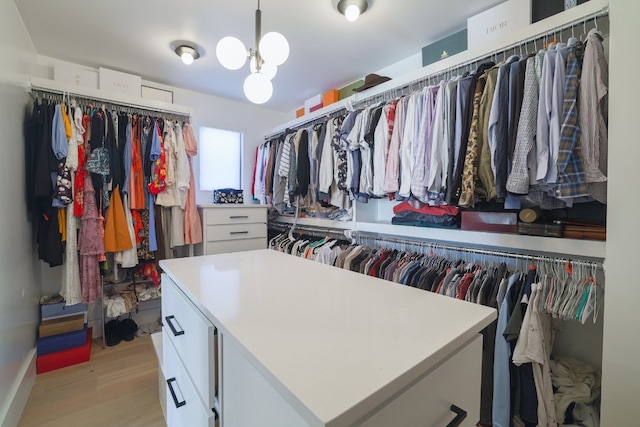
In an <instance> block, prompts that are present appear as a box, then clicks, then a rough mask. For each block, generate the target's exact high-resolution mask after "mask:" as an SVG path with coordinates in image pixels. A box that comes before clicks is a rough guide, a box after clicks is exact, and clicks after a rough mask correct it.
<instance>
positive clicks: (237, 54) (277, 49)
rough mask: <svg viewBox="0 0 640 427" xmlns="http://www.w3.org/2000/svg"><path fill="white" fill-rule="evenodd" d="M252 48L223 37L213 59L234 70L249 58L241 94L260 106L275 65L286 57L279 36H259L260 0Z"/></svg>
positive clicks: (286, 45) (267, 95) (285, 44)
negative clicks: (247, 71) (253, 47)
mask: <svg viewBox="0 0 640 427" xmlns="http://www.w3.org/2000/svg"><path fill="white" fill-rule="evenodd" d="M255 30H256V32H255V33H256V48H255V51H254V50H252V49H249V50H247V48H246V47H245V46H244V44H243V43H242V42H241V41H240V40H238V39H237V38H235V37H231V36H227V37H223V38H222V39H221V40H220V41H219V42H218V44H217V46H216V57H217V58H218V61H220V64H221V65H222V66H223V67H225V68H227V69H229V70H238V69H240V68H242V66H243V65H244V64H245V62H246V61H247V58H249V69H250V70H251V74H250V75H249V76H248V77H247V78H246V79H245V81H244V94H245V95H246V97H247V98H248V99H249V101H251V102H253V103H254V104H264V103H265V102H267V101H268V100H269V99H270V98H271V95H272V94H273V85H272V83H271V79H273V78H274V77H275V75H276V73H277V72H278V66H279V65H282V64H284V62H285V61H286V60H287V58H288V57H289V42H287V39H286V38H285V37H284V36H283V35H282V34H280V33H276V32H269V33H267V34H265V35H264V36H262V11H261V10H260V0H258V9H256V21H255Z"/></svg>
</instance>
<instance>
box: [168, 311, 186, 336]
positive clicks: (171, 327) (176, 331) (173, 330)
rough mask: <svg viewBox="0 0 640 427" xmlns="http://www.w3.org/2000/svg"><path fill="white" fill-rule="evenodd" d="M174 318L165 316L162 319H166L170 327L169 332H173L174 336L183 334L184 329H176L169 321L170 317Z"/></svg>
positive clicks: (173, 317)
mask: <svg viewBox="0 0 640 427" xmlns="http://www.w3.org/2000/svg"><path fill="white" fill-rule="evenodd" d="M175 318H176V316H166V317H165V318H164V319H165V320H166V321H167V325H169V328H170V329H171V332H173V336H174V337H177V336H179V335H184V330H183V331H178V330H177V329H176V327H175V326H173V323H171V319H175Z"/></svg>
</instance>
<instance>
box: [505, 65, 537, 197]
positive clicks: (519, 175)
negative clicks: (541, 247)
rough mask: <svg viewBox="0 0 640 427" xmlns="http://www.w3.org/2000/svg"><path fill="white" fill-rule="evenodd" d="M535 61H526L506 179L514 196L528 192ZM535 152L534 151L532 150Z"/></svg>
mask: <svg viewBox="0 0 640 427" xmlns="http://www.w3.org/2000/svg"><path fill="white" fill-rule="evenodd" d="M535 61H536V59H535V58H529V59H528V60H527V70H526V76H525V79H524V95H523V100H522V111H521V112H520V121H519V122H518V132H517V136H516V149H515V153H514V155H513V165H512V167H511V173H510V174H509V179H507V191H509V192H511V193H514V194H527V193H528V192H529V184H530V182H529V178H530V176H529V169H528V167H527V166H528V164H527V158H528V157H529V153H530V152H531V150H532V149H534V148H533V147H534V144H535V141H536V128H537V124H538V85H539V83H540V82H539V80H538V77H537V75H536V64H535ZM534 150H535V149H534ZM534 176H535V171H534Z"/></svg>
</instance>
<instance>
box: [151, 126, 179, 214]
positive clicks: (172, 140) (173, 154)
mask: <svg viewBox="0 0 640 427" xmlns="http://www.w3.org/2000/svg"><path fill="white" fill-rule="evenodd" d="M162 142H163V144H162V150H163V154H164V156H165V159H166V170H167V176H166V179H165V182H166V187H165V189H164V190H162V191H160V192H159V193H158V195H157V197H156V204H157V205H159V206H165V207H170V206H179V205H180V201H179V200H178V185H177V175H178V171H177V167H178V147H177V142H176V134H175V132H174V130H173V126H171V122H169V121H168V120H165V122H164V137H163V139H162Z"/></svg>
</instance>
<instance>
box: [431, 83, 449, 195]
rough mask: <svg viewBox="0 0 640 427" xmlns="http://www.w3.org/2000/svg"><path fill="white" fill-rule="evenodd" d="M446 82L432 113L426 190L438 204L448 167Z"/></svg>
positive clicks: (438, 91)
mask: <svg viewBox="0 0 640 427" xmlns="http://www.w3.org/2000/svg"><path fill="white" fill-rule="evenodd" d="M446 87H447V82H446V81H442V82H440V85H439V87H438V90H437V95H436V98H435V102H434V112H433V126H432V128H433V135H432V141H431V153H430V154H429V159H430V162H429V164H430V166H429V176H428V177H427V190H428V192H429V194H430V196H429V198H430V199H431V200H433V201H435V202H436V203H437V204H440V203H441V201H442V199H443V196H442V190H443V186H444V182H445V181H444V180H443V175H444V173H443V172H444V171H446V168H447V167H448V166H447V165H446V162H447V160H446V159H447V150H448V148H447V146H448V144H447V142H446V141H445V110H447V109H448V105H447V104H446V103H445V99H446V94H445V92H446Z"/></svg>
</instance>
